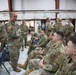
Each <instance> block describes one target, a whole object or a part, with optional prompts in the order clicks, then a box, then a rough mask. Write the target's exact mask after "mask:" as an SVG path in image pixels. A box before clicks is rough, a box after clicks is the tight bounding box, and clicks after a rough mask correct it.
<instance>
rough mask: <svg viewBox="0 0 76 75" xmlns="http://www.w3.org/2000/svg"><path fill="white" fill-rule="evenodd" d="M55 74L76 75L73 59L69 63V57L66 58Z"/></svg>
mask: <svg viewBox="0 0 76 75" xmlns="http://www.w3.org/2000/svg"><path fill="white" fill-rule="evenodd" d="M55 75H76V63H75V62H74V61H72V62H70V63H69V59H68V58H66V59H65V61H64V62H63V64H62V65H61V66H60V68H59V69H58V70H57V72H56V73H55Z"/></svg>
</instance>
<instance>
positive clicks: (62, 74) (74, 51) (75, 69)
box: [55, 33, 76, 75]
mask: <svg viewBox="0 0 76 75" xmlns="http://www.w3.org/2000/svg"><path fill="white" fill-rule="evenodd" d="M65 54H66V55H67V56H69V57H70V58H72V59H71V61H70V62H69V60H70V59H68V58H66V60H65V61H64V62H63V64H62V66H60V68H59V69H58V71H57V72H56V73H55V75H76V33H75V36H72V37H71V38H70V39H69V41H68V43H67V47H66V51H65Z"/></svg>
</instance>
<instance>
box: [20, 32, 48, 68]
mask: <svg viewBox="0 0 76 75" xmlns="http://www.w3.org/2000/svg"><path fill="white" fill-rule="evenodd" d="M47 41H48V38H47V36H46V35H45V33H44V31H41V38H40V41H39V43H38V45H37V46H38V48H36V49H35V50H33V51H32V52H30V54H29V56H28V58H27V60H26V61H25V63H24V65H19V67H20V68H23V69H26V68H27V64H28V61H29V60H30V59H32V58H35V57H36V56H37V55H38V54H37V53H38V52H39V50H41V47H45V46H46V44H47ZM41 52H42V51H41ZM36 54H37V55H36Z"/></svg>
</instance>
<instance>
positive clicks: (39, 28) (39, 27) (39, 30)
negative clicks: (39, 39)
mask: <svg viewBox="0 0 76 75" xmlns="http://www.w3.org/2000/svg"><path fill="white" fill-rule="evenodd" d="M40 32H41V25H40V24H39V23H38V33H40Z"/></svg>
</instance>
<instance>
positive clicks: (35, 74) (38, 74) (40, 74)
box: [28, 69, 51, 75]
mask: <svg viewBox="0 0 76 75" xmlns="http://www.w3.org/2000/svg"><path fill="white" fill-rule="evenodd" d="M28 75H51V74H50V72H48V71H46V70H44V69H39V70H34V71H32V72H31V73H29V74H28Z"/></svg>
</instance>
